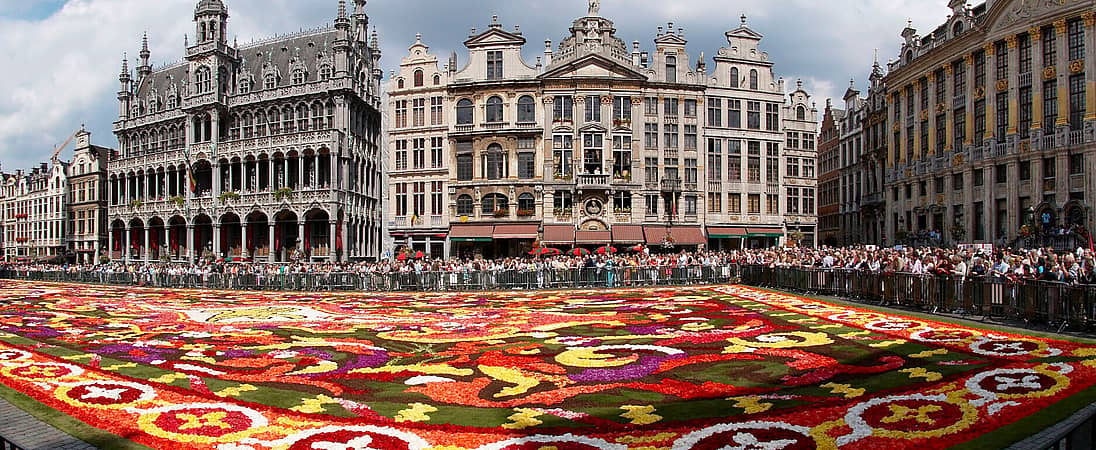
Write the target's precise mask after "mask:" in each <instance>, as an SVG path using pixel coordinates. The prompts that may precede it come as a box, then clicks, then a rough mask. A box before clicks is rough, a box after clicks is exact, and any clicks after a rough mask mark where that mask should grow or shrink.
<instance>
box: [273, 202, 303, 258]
mask: <svg viewBox="0 0 1096 450" xmlns="http://www.w3.org/2000/svg"><path fill="white" fill-rule="evenodd" d="M299 238H300V230H299V225H298V223H297V214H296V213H294V212H293V211H288V210H286V211H282V212H280V213H278V215H277V216H275V218H274V251H275V254H276V255H275V259H274V260H275V261H276V262H289V261H292V260H294V259H295V258H297V250H298V249H299V247H298V246H297V244H298V240H299Z"/></svg>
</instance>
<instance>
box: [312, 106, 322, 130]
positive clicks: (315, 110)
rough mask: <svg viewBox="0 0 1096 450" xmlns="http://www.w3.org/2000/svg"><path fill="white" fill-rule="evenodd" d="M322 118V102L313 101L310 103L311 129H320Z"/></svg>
mask: <svg viewBox="0 0 1096 450" xmlns="http://www.w3.org/2000/svg"><path fill="white" fill-rule="evenodd" d="M323 118H324V114H323V104H322V103H320V102H316V103H313V104H312V129H313V130H322V129H323V122H324V120H323Z"/></svg>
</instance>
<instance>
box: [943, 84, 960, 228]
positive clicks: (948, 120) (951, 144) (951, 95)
mask: <svg viewBox="0 0 1096 450" xmlns="http://www.w3.org/2000/svg"><path fill="white" fill-rule="evenodd" d="M960 64H962V63H960ZM943 69H944V75H945V76H944V79H943V80H940V81H939V82H940V83H944V104H945V105H948V106H947V110H946V111H945V112H944V129H945V132H944V152H945V153H946V154H948V155H950V154H951V153H952V151H954V150H956V148H955V106H956V105H955V80H954V78H953V77H955V68H954V67H952V65H951V64H950V63H948V64H944V67H943ZM946 183H947V184H948V186H950V185H951V181H950V180H949V181H947V182H946ZM950 195H951V194H950V192H949V194H948V196H949V197H950ZM951 203H952V202H950V201H949V202H948V205H949V206H948V208H949V210H950V208H951ZM949 217H950V216H949ZM949 228H950V227H949ZM941 231H942V232H944V233H945V234H948V235H950V234H951V233H948V232H947V231H946V230H941Z"/></svg>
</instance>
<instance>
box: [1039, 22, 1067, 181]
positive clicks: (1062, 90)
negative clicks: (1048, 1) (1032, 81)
mask: <svg viewBox="0 0 1096 450" xmlns="http://www.w3.org/2000/svg"><path fill="white" fill-rule="evenodd" d="M1067 30H1068V26H1067V23H1066V21H1065V19H1063V20H1059V21H1056V22H1054V32H1055V34H1057V37H1056V38H1055V43H1056V44H1057V46H1058V48H1057V52H1058V61H1056V62H1055V66H1057V67H1056V69H1057V72H1058V120H1057V121H1055V122H1054V125H1055V127H1056V128H1059V129H1061V128H1063V127H1068V126H1069V36H1068V34H1067V33H1066V32H1067ZM1044 125H1045V124H1044ZM1059 131H1061V130H1059ZM1058 144H1059V145H1062V144H1063V142H1058ZM1055 176H1057V174H1055Z"/></svg>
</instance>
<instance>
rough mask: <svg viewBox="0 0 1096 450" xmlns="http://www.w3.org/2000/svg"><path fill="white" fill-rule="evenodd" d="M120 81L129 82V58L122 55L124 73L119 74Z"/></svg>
mask: <svg viewBox="0 0 1096 450" xmlns="http://www.w3.org/2000/svg"><path fill="white" fill-rule="evenodd" d="M118 80H119V81H121V82H123V83H128V82H129V56H128V55H126V54H125V53H122V72H121V73H120V74H118Z"/></svg>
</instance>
